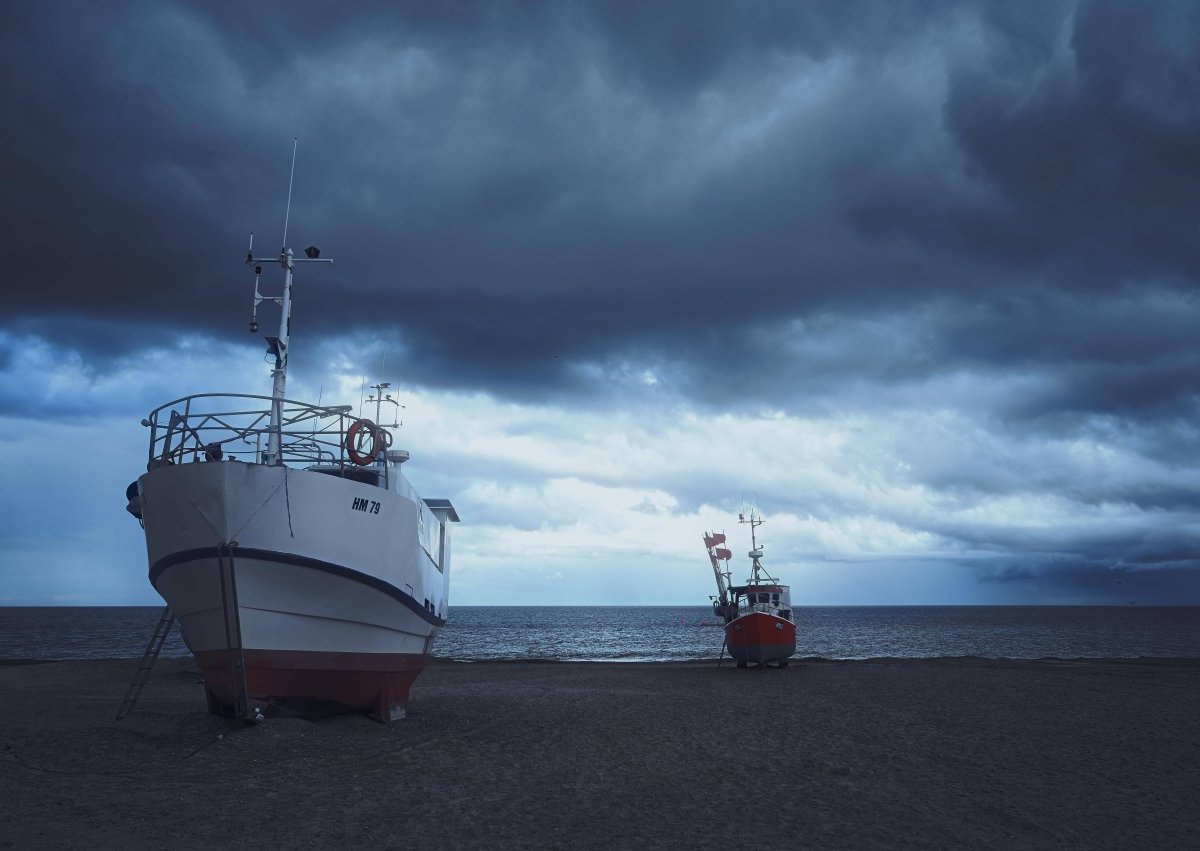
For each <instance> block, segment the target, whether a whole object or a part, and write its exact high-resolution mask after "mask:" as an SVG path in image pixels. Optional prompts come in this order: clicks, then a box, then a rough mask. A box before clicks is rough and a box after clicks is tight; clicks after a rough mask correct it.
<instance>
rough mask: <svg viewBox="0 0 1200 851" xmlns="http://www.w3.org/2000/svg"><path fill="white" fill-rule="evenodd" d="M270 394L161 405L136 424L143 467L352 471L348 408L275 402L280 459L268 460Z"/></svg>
mask: <svg viewBox="0 0 1200 851" xmlns="http://www.w3.org/2000/svg"><path fill="white" fill-rule="evenodd" d="M274 403H275V400H274V399H273V398H272V397H270V396H256V395H251V394H247V393H199V394H196V395H194V396H185V397H184V398H182V399H176V400H175V401H173V402H168V403H167V404H165V405H161V406H159V407H158V408H155V409H154V410H153V411H151V412H150V414H149V416H147V417H146V419H144V420H142V425H144V426H148V427H149V428H150V454H149V459H148V463H147V469H149V468H151V467H155V466H158V465H161V464H186V463H193V462H201V461H224V460H247V461H251V462H253V463H271V464H289V465H302V466H312V465H321V466H326V465H330V466H340V467H354V466H356V465H355V464H353V463H352V462H351V460H350V458H349V456H348V452H347V447H346V433H347V430H348V429H349V428H350V426H351V425H353V423H354V422H356V421H357V420H358V418H357V417H355V416H353V415H352V414H351V413H350V411H351V406H349V405H336V406H331V405H325V406H322V405H310V404H307V403H304V402H296V401H293V400H290V399H283V400H281V401H280V403H279V404H280V411H281V415H280V427H279V447H280V457H279V458H271V457H270V456H269V455H268V447H269V446H270V444H271V441H270V438H271V434H272V431H273V430H272V427H271V406H272V405H273V404H274Z"/></svg>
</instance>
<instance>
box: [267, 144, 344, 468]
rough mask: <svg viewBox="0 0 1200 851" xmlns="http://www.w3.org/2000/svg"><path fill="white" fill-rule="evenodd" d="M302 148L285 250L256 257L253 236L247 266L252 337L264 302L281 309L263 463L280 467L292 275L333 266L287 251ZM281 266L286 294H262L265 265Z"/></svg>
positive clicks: (309, 252)
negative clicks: (306, 266)
mask: <svg viewBox="0 0 1200 851" xmlns="http://www.w3.org/2000/svg"><path fill="white" fill-rule="evenodd" d="M299 145H300V139H299V137H296V138H294V139H292V170H291V174H290V175H289V176H288V199H287V208H286V209H285V211H284V214H283V247H282V248H280V249H279V256H278V257H277V258H264V257H255V256H254V234H250V249H249V250H248V251H247V252H246V265H247V266H253V267H254V307H253V309H252V310H251V313H250V333H251V334H253V333H256V332H257V331H258V306H259V305H260V304H262V303H263V302H264V301H271V302H274V303H275V304H278V305H279V336H278V337H267V352H268V353H269V354H272V355H274V356H275V368H274V369H272V370H271V428H270V432H269V435H268V440H267V452H266V454H265V455H264V456H263V459H262V461H263V463H264V464H268V465H273V466H275V465H279V464H282V463H283V451H282V450H283V400H284V392H285V389H286V387H287V367H288V341H289V339H290V337H291V331H292V271H293V270H294V269H295V264H297V263H332V262H333V261H332V260H330V259H325V260H321V259H320V257H321V250H320V249H319V248H317V247H316V246H315V245H310V246H309V247H308V248H306V249H304V254H305V258H296V257H293V256H292V249H290V248H288V247H287V231H288V221H289V220H290V218H291V214H292V185H293V182H294V181H295V177H296V150H297V148H298V147H299ZM264 261H265V262H268V263H271V262H277V263H279V265H280V266H282V267H283V294H282V295H278V296H264V295H260V294H259V289H258V280H259V277H260V276H261V275H262V264H263V262H264Z"/></svg>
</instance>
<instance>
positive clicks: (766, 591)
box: [704, 511, 796, 668]
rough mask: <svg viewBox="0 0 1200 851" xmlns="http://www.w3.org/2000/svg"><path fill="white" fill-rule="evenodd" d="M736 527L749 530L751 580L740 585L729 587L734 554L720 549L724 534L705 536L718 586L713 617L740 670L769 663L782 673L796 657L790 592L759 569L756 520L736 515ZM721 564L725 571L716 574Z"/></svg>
mask: <svg viewBox="0 0 1200 851" xmlns="http://www.w3.org/2000/svg"><path fill="white" fill-rule="evenodd" d="M738 522H739V523H745V524H748V525H749V526H750V547H751V549H750V552H749V553H748V556H749V558H750V578H749V579H747V580H746V582H745V584H743V585H734V584H733V579H732V577H733V573H732V571H731V570H730V569H729V561H730V559H732V558H733V553H731V552H730V551H729V550H728V549H726V548H724V547H723V546H722V545H723V544H724V543H725V535H724V533H713V534H708V533H705V535H704V546H705V547H707V549H708V560H709V562H710V563H711V564H712V569H713V574H714V576H715V577H716V580H717V595H716V596H715V597H713V598H712V601H713V603H712V604H713V613H714V614H715V615H717V616H718V617H720V618H721V619H723V620H724V621H725V648H726V649H728V650H729V655H730V656H732V657H733V658H734V659H735V660H736V661H737V666H738V667H739V668H745V667H747V666H749V665H750V664H755V665H759V666H761V667H765V666H766V665H767V664H768V663H770V662H774V663H775V664H776V665H778V666H779V667H780V668H786V667H787V664H788V659H790V658H791V657H792V656H793V655H794V654H795V652H796V624H795V622H794V621H793V620H792V596H791V590H790V589H789V588H788V586H786V585H782V584H780V582H779V580H778V579H776V578H774V577H773V576H770V575H769V574H768V573H767V572H766V571H765V570H764V569H763V566H762V554H763V551H762V547H760V546H759V545H758V541H757V538H756V535H755V530H757V529H758V527H759V526H761V525H762V524H763V519H762V517H761V515H758V514H756V513H755V512H754V511H751V512H750V518H749V519H746V518H745V516H744V515H742V514H739V515H738ZM721 562H724V563H725V569H724V570H722V569H721Z"/></svg>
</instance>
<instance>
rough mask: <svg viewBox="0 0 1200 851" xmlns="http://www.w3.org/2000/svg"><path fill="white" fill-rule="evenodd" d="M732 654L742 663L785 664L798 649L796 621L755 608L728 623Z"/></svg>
mask: <svg viewBox="0 0 1200 851" xmlns="http://www.w3.org/2000/svg"><path fill="white" fill-rule="evenodd" d="M725 642H726V645H727V646H728V647H729V655H730V656H732V657H733V658H734V659H736V660H737V661H738V662H739V663H743V662H744V663H749V662H757V663H758V664H760V665H762V664H766V663H767V662H778V663H779V664H780V665H783V664H786V662H787V660H788V659H789V658H791V657H792V655H793V654H795V652H796V625H795V624H794V623H792V622H791V621H789V620H785V619H784V618H781V617H776V616H775V615H769V614H766V613H765V612H752V613H750V614H748V615H743V616H742V617H740V618H737V619H736V620H733V621H730V622H729V623H728V624H726V625H725Z"/></svg>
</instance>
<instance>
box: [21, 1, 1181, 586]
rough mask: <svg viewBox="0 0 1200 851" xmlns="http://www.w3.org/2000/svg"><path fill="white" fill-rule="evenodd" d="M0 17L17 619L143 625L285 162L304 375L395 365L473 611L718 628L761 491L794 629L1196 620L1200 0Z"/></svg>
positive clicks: (24, 8) (262, 376) (326, 8)
mask: <svg viewBox="0 0 1200 851" xmlns="http://www.w3.org/2000/svg"><path fill="white" fill-rule="evenodd" d="M0 15H2V22H3V26H2V27H0V40H2V41H3V51H2V52H0V63H2V66H3V73H2V74H0V99H2V104H3V113H4V116H5V120H4V125H5V130H4V132H3V133H2V134H0V168H2V169H3V186H4V198H3V204H2V205H0V210H2V212H3V225H4V235H5V246H4V263H3V276H4V277H3V282H4V284H3V293H4V299H3V302H2V303H0V464H2V465H3V468H4V469H5V475H4V479H3V480H4V488H3V495H4V511H3V513H0V553H2V555H0V564H2V568H0V570H2V573H0V603H8V604H55V603H94V604H123V603H129V604H141V603H145V604H150V603H154V602H156V600H157V598H156V596H155V594H154V592H153V590H152V589H151V588H150V586H149V584H148V582H147V581H146V577H145V552H144V547H143V544H142V541H141V533H140V530H139V529H138V527H137V524H136V523H135V522H134V521H133V520H132V519H131V518H129V517H128V515H126V514H125V512H124V496H123V494H124V489H125V485H126V484H127V483H128V482H129V481H130V480H132V479H134V478H136V476H137V475H138V474H139V473H140V472H142V471H143V470H144V465H145V452H146V447H145V440H146V437H147V435H146V432H145V430H144V429H142V428H141V427H140V426H139V421H140V419H141V418H142V417H143V416H145V415H146V413H147V412H148V411H149V410H150V409H152V408H154V407H156V406H158V405H160V404H162V403H164V402H167V401H169V400H171V399H174V398H177V397H180V396H184V395H187V394H189V393H196V392H212V391H230V392H261V393H267V392H269V374H268V373H269V366H268V365H267V364H265V363H264V362H263V355H262V340H261V337H252V336H250V335H249V334H248V333H247V331H246V323H247V320H248V318H249V310H250V296H251V292H252V285H253V284H252V278H251V276H250V274H249V273H248V271H247V270H246V268H245V267H244V266H243V265H242V264H241V260H242V257H243V256H244V253H245V250H246V245H247V240H248V238H249V234H250V233H251V232H252V231H253V232H254V233H255V234H256V237H255V240H256V242H255V246H256V249H258V250H259V251H261V252H263V253H272V252H274V251H276V250H277V248H278V246H279V244H280V242H281V240H282V236H283V216H284V205H285V202H286V197H287V186H288V175H289V167H290V165H291V155H292V140H293V138H294V137H299V140H300V141H299V148H298V154H297V160H296V177H295V190H294V199H293V204H292V209H291V214H290V224H289V235H288V241H289V244H290V246H291V247H293V248H295V249H297V250H299V249H300V248H303V247H304V246H306V245H309V244H310V243H315V244H317V245H319V246H320V247H321V249H322V254H323V256H326V257H333V258H334V259H335V265H334V266H333V267H329V268H324V267H322V268H305V269H302V271H301V275H300V277H299V279H298V282H297V286H296V306H295V316H294V320H293V338H292V345H293V350H292V362H291V369H292V373H291V377H290V382H291V383H290V385H289V394H288V395H289V396H291V397H293V398H310V399H312V400H314V401H315V400H316V399H317V398H321V399H322V400H324V401H325V402H327V403H328V402H346V403H352V404H353V403H357V402H358V400H359V398H360V393H361V388H362V384H363V380H364V377H365V378H366V380H367V381H368V383H370V382H374V381H378V380H381V379H382V380H386V381H390V382H392V384H393V386H394V387H395V388H396V390H397V392H398V395H399V398H400V400H401V401H402V402H403V403H404V404H405V406H406V407H405V410H404V412H403V417H404V426H403V428H402V429H401V431H400V434H399V437H398V445H401V446H404V447H405V448H408V449H409V450H410V451H411V452H412V456H413V460H412V461H411V462H410V463H409V464H408V465H407V466H406V468H405V469H406V472H407V473H408V475H409V477H410V479H411V480H412V481H413V482H414V484H415V485H416V486H417V487H418V488H419V489H420V490H421V491H422V493H423V494H424V495H426V496H431V497H449V498H450V499H452V500H453V502H454V504H455V505H456V507H457V508H458V511H459V513H460V514H461V515H462V517H463V519H464V523H463V524H462V526H460V527H459V528H458V529H457V530H456V533H457V538H456V550H455V558H456V563H455V565H454V575H453V580H452V590H451V601H452V603H460V604H490V603H495V604H526V603H562V604H643V603H647V604H648V603H667V604H674V603H680V604H685V603H696V604H703V603H704V602H705V599H706V595H707V594H709V593H711V591H712V589H711V588H710V587H709V586H710V585H711V582H712V577H711V573H710V571H709V568H708V565H707V561H706V558H705V556H704V552H703V547H702V544H701V543H700V537H701V534H702V533H703V532H704V531H706V530H712V529H724V530H725V531H727V532H728V533H730V536H731V538H732V539H733V541H734V542H735V544H736V546H735V550H737V551H741V552H744V550H745V549H747V547H746V546H745V544H747V543H748V541H743V540H742V538H743V537H745V536H744V535H743V534H742V533H743V532H744V529H741V528H738V526H737V523H736V515H737V512H738V511H739V510H740V509H741V507H742V505H743V504H745V503H748V502H756V503H757V505H758V506H759V507H760V508H761V510H762V512H763V513H764V514H765V515H766V518H767V525H766V526H764V527H763V529H762V530H761V534H762V535H763V539H764V542H765V545H766V554H767V557H766V559H765V564H766V565H767V566H768V567H770V568H772V569H773V570H775V571H776V572H777V573H779V574H781V575H782V576H783V578H784V579H785V581H788V582H789V583H790V584H791V585H792V586H793V589H794V591H793V595H794V598H795V599H796V600H797V602H799V603H801V604H804V603H810V604H923V603H929V604H943V603H1046V604H1049V603H1111V604H1122V605H1124V604H1127V603H1130V602H1138V603H1141V604H1152V603H1187V604H1196V603H1200V467H1198V466H1197V454H1198V450H1200V432H1198V431H1197V427H1196V415H1197V402H1198V400H1197V394H1196V391H1195V389H1194V386H1195V384H1194V382H1195V377H1196V376H1197V375H1198V374H1200V340H1198V339H1197V333H1196V330H1197V328H1200V303H1198V301H1197V296H1196V278H1197V274H1198V273H1200V239H1198V237H1200V53H1198V52H1197V51H1196V49H1195V45H1196V44H1198V43H1200V6H1198V5H1196V4H1194V3H1191V2H1179V3H1169V2H1155V3H1136V2H1111V3H1107V2H1101V3H1092V2H1038V3H969V2H959V3H945V2H930V3H922V2H916V0H913V2H880V3H870V2H857V3H833V2H828V3H792V2H780V3H730V2H711V3H709V2H687V3H616V2H596V3H584V2H555V3H503V2H494V3H470V2H454V3H437V4H427V3H379V4H375V5H372V4H366V3H361V4H341V5H336V4H325V3H320V4H318V3H313V4H304V3H287V4H282V3H280V4H268V3H259V4H249V7H246V6H244V5H243V4H233V3H230V4H223V3H215V2H213V3H199V4H174V3H168V2H161V0H159V2H145V3H139V2H115V0H114V2H106V3H103V4H95V3H69V2H53V3H36V4H34V3H24V4H19V3H9V4H5V6H4V7H3V11H2V12H0ZM277 284H278V281H277V280H275V279H274V278H272V277H270V275H269V274H268V275H267V276H265V280H264V289H265V290H267V291H268V293H269V292H271V291H273V289H274V288H276V287H277ZM267 317H270V313H269V312H268V313H267V314H266V316H264V328H269V327H270V322H271V319H268V318H267Z"/></svg>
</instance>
